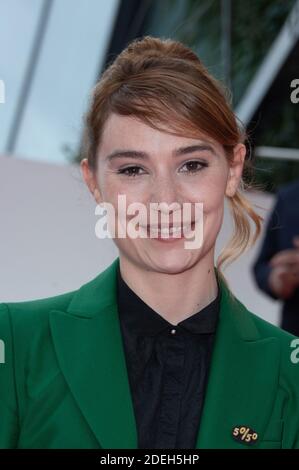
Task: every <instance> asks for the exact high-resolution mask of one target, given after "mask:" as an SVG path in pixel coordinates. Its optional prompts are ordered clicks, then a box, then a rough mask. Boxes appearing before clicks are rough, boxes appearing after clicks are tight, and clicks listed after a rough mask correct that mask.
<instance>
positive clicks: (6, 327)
mask: <svg viewBox="0 0 299 470" xmlns="http://www.w3.org/2000/svg"><path fill="white" fill-rule="evenodd" d="M17 442H18V413H17V399H16V388H15V378H14V347H13V339H12V332H11V320H10V315H9V310H8V307H7V305H6V304H0V449H13V448H16V447H17Z"/></svg>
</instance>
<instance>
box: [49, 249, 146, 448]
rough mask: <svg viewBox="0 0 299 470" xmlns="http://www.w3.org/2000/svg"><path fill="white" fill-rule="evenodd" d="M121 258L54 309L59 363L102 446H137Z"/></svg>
mask: <svg viewBox="0 0 299 470" xmlns="http://www.w3.org/2000/svg"><path fill="white" fill-rule="evenodd" d="M118 262H119V258H117V259H116V260H115V261H114V262H113V263H112V264H111V265H110V266H109V267H108V268H107V269H106V270H105V271H104V272H102V273H101V274H100V275H99V276H97V277H96V278H95V279H93V280H92V281H90V282H89V283H87V284H84V285H83V286H82V287H81V288H80V289H79V290H78V291H77V292H76V293H75V295H74V297H73V299H72V301H71V303H70V305H69V308H68V310H67V312H62V311H58V310H53V311H51V313H50V325H51V331H52V337H53V341H54V346H55V349H56V354H57V357H58V361H59V365H60V367H61V370H62V372H63V374H64V376H65V379H66V381H67V383H68V385H69V388H70V390H71V392H72V393H73V396H74V397H75V399H76V402H77V404H78V406H79V407H80V409H81V411H82V413H83V414H84V416H85V418H86V420H87V422H88V423H89V425H90V427H91V429H92V430H93V432H94V434H95V436H96V438H97V439H98V441H99V444H100V446H101V447H102V448H111V449H112V448H137V435H136V424H135V417H134V411H133V404H132V400H131V394H130V388H129V381H128V375H127V369H126V362H125V355H124V350H123V345H122V338H121V332H120V327H119V320H118V311H117V302H116V291H115V288H116V264H117V263H118Z"/></svg>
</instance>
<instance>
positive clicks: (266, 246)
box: [252, 191, 283, 300]
mask: <svg viewBox="0 0 299 470" xmlns="http://www.w3.org/2000/svg"><path fill="white" fill-rule="evenodd" d="M282 211H283V204H282V197H281V195H280V192H279V191H278V193H277V198H276V202H275V204H274V207H273V209H272V212H271V214H270V217H269V219H268V221H267V223H266V227H265V235H264V239H263V242H262V245H261V248H260V252H259V254H258V256H257V258H256V260H255V262H254V264H253V265H252V273H253V277H254V279H255V281H256V284H257V285H258V287H259V288H260V289H261V290H262V291H264V292H265V293H266V294H268V295H269V296H270V297H272V299H275V300H276V299H278V298H279V297H278V296H277V295H276V294H275V293H274V292H272V290H271V289H270V287H269V284H268V279H269V275H270V272H271V269H272V268H271V266H270V264H269V262H270V260H271V258H272V256H274V255H275V253H277V252H279V251H280V250H281V247H280V242H279V233H278V232H279V229H280V228H281V220H282V215H283V212H282Z"/></svg>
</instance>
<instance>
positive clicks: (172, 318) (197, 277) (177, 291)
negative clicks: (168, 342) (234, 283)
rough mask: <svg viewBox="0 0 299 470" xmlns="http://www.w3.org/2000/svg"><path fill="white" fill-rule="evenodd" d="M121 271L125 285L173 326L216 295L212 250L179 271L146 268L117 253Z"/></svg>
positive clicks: (202, 306) (216, 287)
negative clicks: (158, 270)
mask: <svg viewBox="0 0 299 470" xmlns="http://www.w3.org/2000/svg"><path fill="white" fill-rule="evenodd" d="M120 272H121V276H122V278H123V279H124V281H125V282H126V283H127V284H128V286H129V287H130V288H131V289H132V290H133V291H134V292H135V293H136V294H137V295H138V296H139V297H140V298H141V299H142V300H143V301H144V302H145V303H146V304H147V305H149V306H150V307H151V308H152V309H153V310H155V311H156V312H157V313H158V314H159V315H161V316H162V317H163V318H165V319H166V320H167V321H168V322H169V323H171V324H173V325H176V324H177V323H179V322H181V321H183V320H185V319H186V318H188V317H190V316H191V315H193V314H194V313H196V312H198V311H200V310H202V309H203V308H204V307H206V306H207V305H208V304H209V303H211V302H212V301H213V300H214V299H215V298H216V296H217V289H218V286H217V279H216V275H215V271H214V253H213V252H210V253H208V254H207V255H206V256H205V257H204V258H203V259H201V260H200V262H198V263H197V264H196V265H194V266H193V267H192V268H189V269H187V270H185V271H183V272H181V273H178V274H165V273H160V272H156V271H146V270H144V269H142V268H141V267H140V266H138V265H136V264H133V263H132V262H131V261H130V260H128V258H126V257H124V256H121V255H120Z"/></svg>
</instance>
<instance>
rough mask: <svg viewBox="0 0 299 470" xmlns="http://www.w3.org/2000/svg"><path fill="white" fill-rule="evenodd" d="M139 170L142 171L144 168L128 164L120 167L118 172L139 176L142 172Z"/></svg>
mask: <svg viewBox="0 0 299 470" xmlns="http://www.w3.org/2000/svg"><path fill="white" fill-rule="evenodd" d="M140 170H141V171H140ZM141 172H144V170H143V168H141V167H140V166H128V167H127V168H121V169H120V170H118V173H120V174H121V175H126V176H139V175H140V174H142V173H141Z"/></svg>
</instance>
